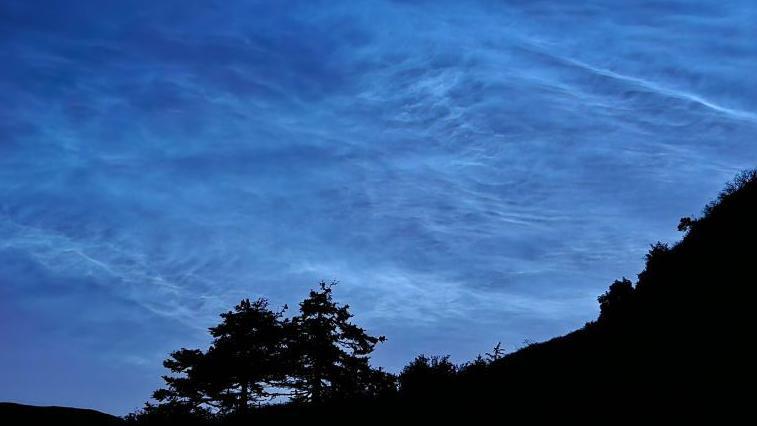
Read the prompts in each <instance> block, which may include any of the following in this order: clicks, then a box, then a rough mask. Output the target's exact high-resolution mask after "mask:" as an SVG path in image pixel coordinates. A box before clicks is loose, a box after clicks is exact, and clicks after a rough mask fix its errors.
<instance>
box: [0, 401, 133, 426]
mask: <svg viewBox="0 0 757 426" xmlns="http://www.w3.org/2000/svg"><path fill="white" fill-rule="evenodd" d="M123 423H124V422H123V420H122V419H120V418H118V417H115V416H111V415H110V414H105V413H101V412H99V411H95V410H87V409H82V408H69V407H37V406H33V405H23V404H13V403H9V402H0V424H3V425H8V426H15V425H34V426H37V425H39V426H45V425H76V426H113V425H123Z"/></svg>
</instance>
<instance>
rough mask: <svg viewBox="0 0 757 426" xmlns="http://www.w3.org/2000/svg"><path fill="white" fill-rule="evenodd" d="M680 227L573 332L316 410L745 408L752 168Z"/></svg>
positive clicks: (557, 413)
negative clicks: (387, 397)
mask: <svg viewBox="0 0 757 426" xmlns="http://www.w3.org/2000/svg"><path fill="white" fill-rule="evenodd" d="M679 230H680V231H682V232H684V233H685V234H684V237H683V239H682V240H681V241H680V242H679V243H677V244H675V245H672V246H669V245H667V244H664V243H656V244H653V245H652V246H651V249H650V251H649V253H648V255H647V262H646V267H645V269H644V270H643V271H642V272H641V273H640V274H639V275H638V280H637V282H636V283H635V284H634V283H633V282H631V281H630V280H628V279H625V278H623V279H621V280H619V281H616V282H615V283H613V284H612V285H611V286H610V289H609V290H608V291H607V292H606V293H605V294H603V295H601V296H600V297H599V298H598V301H599V303H600V307H601V314H600V317H599V318H598V319H597V320H596V321H594V322H591V323H587V324H586V326H585V327H583V328H582V329H580V330H577V331H574V332H572V333H570V334H568V335H565V336H562V337H558V338H555V339H552V340H550V341H547V342H543V343H538V344H532V345H529V346H528V347H525V348H523V349H521V350H519V351H517V352H514V353H512V354H510V355H507V356H505V357H504V358H502V359H498V360H495V361H493V362H489V363H485V362H478V363H476V362H474V363H471V364H469V365H468V366H462V367H461V368H458V369H456V370H453V369H450V367H449V366H448V365H444V363H443V362H437V363H436V364H434V363H433V362H432V363H430V364H427V365H426V367H425V368H426V369H427V370H428V369H429V368H430V370H429V372H427V373H425V375H420V376H419V378H417V379H415V380H414V382H413V385H412V386H411V387H410V386H408V387H407V388H406V389H403V387H402V386H401V387H400V392H399V395H397V396H396V397H395V398H394V399H393V400H392V401H391V402H387V401H384V402H382V403H376V404H373V405H371V404H367V405H364V404H360V405H350V404H342V405H341V406H334V407H331V409H326V408H320V409H317V410H316V409H311V412H315V411H317V412H319V413H320V414H322V415H326V416H333V415H335V414H337V413H340V414H342V415H346V414H347V413H353V415H355V416H360V415H361V414H359V413H363V412H371V413H372V414H371V417H372V418H373V419H374V420H375V419H377V418H384V419H385V420H387V421H392V420H393V419H396V418H415V419H420V420H426V421H428V420H432V419H435V420H446V419H451V418H458V417H461V418H466V419H468V420H471V419H473V418H474V417H480V418H481V419H482V421H483V419H484V418H499V419H532V420H533V419H561V418H563V419H564V418H568V417H573V418H575V417H579V418H584V419H592V420H595V421H606V422H609V423H610V424H612V423H619V422H623V421H624V420H629V419H631V418H632V417H636V418H647V419H649V418H657V419H659V418H660V416H663V417H665V418H679V419H682V418H692V417H699V416H704V415H706V414H710V415H711V414H714V413H715V414H716V415H718V416H721V417H725V416H728V415H735V414H736V413H742V414H743V413H746V412H748V411H749V410H750V409H751V406H752V401H751V396H750V393H749V392H750V391H749V390H748V389H750V384H751V383H752V380H751V379H752V377H753V374H752V367H751V359H752V356H751V355H752V353H753V349H751V346H752V342H751V340H752V337H753V335H754V331H753V322H754V321H753V319H752V315H753V312H754V305H753V303H754V302H753V301H754V298H753V296H754V286H755V285H756V284H757V250H755V247H756V245H757V173H756V172H754V171H750V172H745V173H742V174H741V175H739V176H738V177H737V178H736V179H735V180H734V182H732V183H731V184H729V185H728V186H727V187H726V189H725V190H724V191H723V192H722V193H721V194H720V195H719V196H718V198H717V199H716V200H715V201H714V202H712V203H711V204H709V205H708V206H706V208H705V209H704V211H703V215H702V217H700V218H682V219H681V222H680V225H679ZM402 383H403V376H400V384H401V385H402ZM351 408H353V409H351ZM276 410H278V411H281V409H280V408H277V409H276ZM650 416H651V417H650ZM348 417H350V416H348ZM721 420H722V418H721Z"/></svg>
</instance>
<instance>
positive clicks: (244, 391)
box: [153, 299, 289, 413]
mask: <svg viewBox="0 0 757 426" xmlns="http://www.w3.org/2000/svg"><path fill="white" fill-rule="evenodd" d="M282 314H283V310H282V311H280V312H274V311H272V310H270V309H269V307H268V301H267V300H265V299H258V300H256V301H253V302H251V301H250V300H249V299H244V300H242V301H241V302H240V303H239V304H238V305H237V306H235V307H234V310H233V311H229V312H226V313H223V314H221V318H222V321H221V323H220V324H218V325H217V326H215V327H211V328H210V334H211V335H212V336H213V344H212V345H211V346H210V348H209V349H208V351H207V352H206V353H203V352H202V351H200V350H197V349H194V350H190V349H181V350H179V351H176V352H173V353H172V354H171V356H170V358H168V359H167V360H166V361H165V362H164V363H163V365H164V366H165V367H166V368H168V369H169V370H170V371H171V372H172V373H174V375H173V376H164V377H163V379H164V380H165V382H166V385H167V388H165V389H159V390H157V391H155V393H154V395H153V397H154V398H155V399H156V400H158V401H160V402H161V403H163V404H172V405H174V406H181V407H188V408H189V409H190V410H200V409H205V408H206V407H212V408H213V409H214V410H217V411H219V412H222V413H228V412H237V413H244V412H246V411H247V409H248V407H249V406H250V404H251V403H252V402H256V401H260V400H264V399H267V398H270V397H271V396H273V394H272V393H271V392H269V389H270V388H271V387H272V386H276V385H278V384H280V383H281V382H283V379H284V377H285V375H286V368H285V360H286V357H287V346H286V342H287V333H288V331H289V329H288V327H289V325H288V323H287V322H286V321H283V320H282Z"/></svg>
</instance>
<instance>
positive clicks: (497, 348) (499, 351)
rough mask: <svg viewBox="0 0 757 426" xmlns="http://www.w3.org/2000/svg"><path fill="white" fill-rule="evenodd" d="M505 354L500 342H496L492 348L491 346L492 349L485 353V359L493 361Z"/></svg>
mask: <svg viewBox="0 0 757 426" xmlns="http://www.w3.org/2000/svg"><path fill="white" fill-rule="evenodd" d="M504 355H505V349H504V348H503V347H502V342H497V344H496V345H494V348H492V351H491V352H489V353H487V354H486V359H487V361H489V362H494V361H497V360H499V359H500V358H502V357H503V356H504Z"/></svg>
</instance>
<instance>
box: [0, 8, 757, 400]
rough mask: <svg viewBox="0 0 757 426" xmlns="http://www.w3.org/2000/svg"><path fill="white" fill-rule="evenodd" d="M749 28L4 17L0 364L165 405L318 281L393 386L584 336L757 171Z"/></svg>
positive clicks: (523, 12) (204, 11) (687, 19)
mask: <svg viewBox="0 0 757 426" xmlns="http://www.w3.org/2000/svg"><path fill="white" fill-rule="evenodd" d="M752 3H753V2H751V1H733V2H728V3H727V4H725V3H723V2H709V1H704V2H695V3H694V4H692V2H688V1H686V2H683V1H681V2H678V1H666V2H650V3H644V4H638V5H634V6H630V5H629V6H628V7H624V8H618V7H617V4H616V3H615V2H609V1H599V0H597V1H590V2H564V1H563V2H485V1H480V2H476V1H470V2H457V1H456V2H403V1H393V2H391V1H387V2H360V3H355V2H333V1H329V2H313V1H294V2H286V4H284V3H281V4H279V3H275V2H274V3H271V2H218V3H216V2H203V3H195V4H186V2H160V3H156V2H147V1H144V2H142V1H140V2H136V3H135V2H129V3H128V4H127V3H123V2H102V1H97V2H94V1H93V2H76V3H71V2H57V1H51V2H45V4H44V5H40V4H39V3H36V4H34V5H32V4H31V3H29V2H23V1H5V2H3V4H2V5H1V6H0V60H2V63H3V64H4V66H2V67H0V91H1V92H2V93H3V94H4V99H3V104H2V105H0V266H1V267H2V268H1V269H0V277H2V278H0V279H1V280H2V287H1V288H0V294H2V295H3V299H2V301H0V308H3V310H4V311H5V312H7V313H6V314H5V315H9V316H10V315H13V316H14V318H16V317H18V318H22V319H23V322H24V323H26V324H27V325H26V327H28V328H29V329H30V331H29V333H31V334H34V335H35V336H38V340H34V339H32V340H28V339H27V340H24V339H23V338H22V337H21V335H20V334H18V333H16V332H12V330H10V329H4V328H0V331H2V333H3V334H2V335H0V337H3V338H6V337H7V338H6V339H5V340H7V341H11V340H12V342H13V344H12V345H9V347H11V348H13V349H12V350H13V351H16V352H17V353H18V354H20V353H23V352H25V351H27V352H28V351H29V350H31V349H33V346H34V345H36V344H37V343H38V341H39V339H42V338H43V337H44V338H49V339H51V341H54V342H57V343H56V344H61V345H62V344H64V343H62V342H65V341H66V339H68V338H71V337H72V336H77V337H76V339H78V340H77V342H79V343H78V344H80V345H81V348H80V349H79V350H78V351H77V350H73V349H72V353H71V356H72V357H80V359H81V361H82V367H81V369H82V370H81V371H85V370H86V367H84V366H85V365H86V360H87V359H89V357H94V356H95V355H90V354H93V353H96V354H99V355H97V356H98V357H99V358H98V359H100V360H104V359H118V360H119V361H118V362H120V363H126V364H128V365H130V366H132V367H131V368H132V370H134V371H140V374H142V375H143V376H140V377H148V376H149V377H155V380H157V377H158V372H159V368H160V366H159V364H158V363H157V362H155V364H154V365H151V364H150V363H151V362H152V360H154V359H156V358H157V359H159V357H160V354H161V353H163V352H165V351H167V350H169V349H171V348H172V347H173V346H172V345H176V344H178V345H181V344H184V345H187V346H192V345H194V344H198V345H199V344H203V343H204V342H205V340H204V339H205V337H204V336H203V330H204V328H205V327H207V326H209V325H211V324H212V323H213V321H215V318H216V314H217V313H218V312H219V311H221V310H223V309H226V308H228V307H229V306H231V305H232V304H233V303H235V302H236V301H238V299H239V298H241V297H269V298H271V299H272V301H273V302H274V303H276V304H280V305H283V304H284V303H288V304H289V305H290V306H292V305H295V304H296V302H297V301H298V300H299V299H300V298H302V297H303V296H304V295H305V294H306V291H307V289H308V288H309V287H311V286H313V285H314V284H316V282H317V281H318V280H320V279H337V280H340V281H341V282H342V284H341V286H340V287H339V290H338V291H339V295H340V297H342V298H343V299H344V300H345V301H347V302H349V303H351V304H352V305H353V306H354V307H355V311H356V313H357V315H358V320H360V321H363V322H364V323H365V324H366V325H367V326H368V327H369V328H371V329H372V330H373V329H375V330H376V332H380V333H386V334H387V335H389V337H390V340H389V343H387V344H386V345H385V347H384V348H383V349H381V351H380V353H379V354H378V362H380V363H383V364H384V365H387V366H389V367H390V368H393V369H396V368H398V367H400V366H401V365H402V363H404V362H406V361H407V360H408V359H409V358H410V357H411V356H412V355H413V354H415V353H419V352H427V351H432V352H451V353H452V354H453V356H455V357H456V359H460V360H462V359H464V358H466V357H470V356H472V355H474V354H475V353H477V352H479V351H483V350H486V348H487V347H488V345H490V344H491V343H494V342H496V341H497V340H503V342H504V343H505V344H506V345H507V346H509V347H515V346H517V345H518V344H519V342H520V341H521V340H522V339H524V338H531V339H541V338H546V337H549V336H553V335H556V334H560V333H562V332H565V331H568V330H570V329H572V328H575V327H577V326H580V325H582V324H583V322H584V321H587V320H589V319H591V318H592V317H593V316H594V315H595V310H596V307H595V306H594V302H593V299H594V297H595V296H596V295H597V294H598V293H600V292H601V291H603V289H604V288H605V287H606V285H607V284H609V282H611V280H613V279H615V278H619V277H620V276H623V275H626V276H630V277H633V275H634V274H635V273H636V272H638V271H639V269H640V267H641V264H642V257H643V254H644V252H645V251H646V248H647V244H648V243H650V242H653V241H656V240H657V239H673V238H677V236H676V234H675V233H674V232H673V230H674V228H675V225H676V222H677V218H678V217H680V216H683V215H687V214H694V213H696V212H697V211H698V209H699V208H700V207H701V206H702V205H703V204H704V203H705V202H706V201H707V200H708V199H709V198H710V197H712V196H713V195H714V194H715V193H716V192H717V190H718V189H719V187H720V186H721V184H722V183H723V182H724V181H725V180H727V179H728V178H730V176H732V174H733V173H734V172H735V171H736V170H738V169H740V168H744V167H748V166H753V164H752V162H753V161H752V160H753V159H754V158H757V145H755V144H754V142H753V140H754V138H755V136H757V122H756V121H755V114H756V112H755V111H756V108H757V104H755V100H756V99H757V92H755V90H757V84H754V83H755V81H754V76H753V75H752V74H753V73H752V72H751V70H752V69H754V68H755V66H756V65H757V59H755V58H757V47H756V46H755V44H754V43H752V40H754V38H755V36H757V33H755V31H757V29H756V28H755V25H754V22H757V20H756V19H755V18H757V10H756V9H757V8H755V7H754V5H753V4H752ZM10 312H12V314H11V313H10ZM2 314H3V311H0V315H2ZM64 325H65V326H64ZM114 329H117V332H114V331H113V330H114ZM35 342H37V343H35ZM7 356H9V357H10V356H13V354H9V355H7ZM14 359H15V358H14ZM19 359H20V358H19ZM16 362H17V363H18V362H20V361H18V360H17V361H16ZM0 365H11V364H9V363H0ZM19 365H20V364H19ZM114 365H115V364H114ZM119 365H123V364H119ZM24 366H25V367H23V368H31V367H30V366H29V365H28V364H24ZM19 368H21V367H19ZM97 368H98V369H103V371H105V370H107V371H108V372H109V373H108V374H111V376H109V377H113V378H114V380H116V378H117V377H119V374H123V373H119V372H118V369H117V368H116V367H112V366H111V367H108V364H107V363H105V361H98V364H97ZM0 373H2V371H0ZM81 376H82V377H84V374H82V375H81ZM14 377H15V379H14V380H16V381H15V382H13V383H10V386H5V385H6V384H5V383H2V385H3V386H2V387H0V390H2V392H0V399H2V398H4V397H5V396H6V395H9V394H8V392H10V391H9V390H6V389H9V388H16V389H18V388H20V387H31V386H32V385H31V382H28V381H27V382H24V379H23V376H22V375H14ZM30 377H31V376H30ZM56 377H58V376H56ZM81 380H87V379H85V378H82V379H81ZM140 380H142V379H140ZM153 385H155V382H154V381H147V380H145V381H140V382H139V383H136V382H135V384H134V386H135V387H134V389H137V388H139V389H141V391H140V392H143V393H144V394H138V393H139V392H135V394H134V395H133V396H131V398H132V399H131V400H128V401H127V402H123V403H122V402H118V401H115V400H113V401H109V400H105V399H102V398H103V397H102V396H98V395H99V394H100V393H98V392H97V391H96V389H97V386H95V385H94V384H92V383H88V384H87V385H86V386H84V385H82V387H83V388H85V387H86V388H87V389H89V391H88V392H89V393H87V392H82V393H81V398H82V401H85V400H86V401H87V404H90V403H92V402H93V401H94V404H95V405H96V406H98V407H101V408H107V409H112V410H116V411H119V410H120V411H123V410H125V409H131V408H134V406H135V405H136V404H137V403H138V402H139V401H140V400H141V399H142V398H144V397H146V396H147V394H148V393H149V392H148V391H149V387H151V386H153ZM50 386H51V388H54V387H55V386H57V387H58V388H63V387H65V386H67V381H66V380H64V378H63V377H62V376H61V378H60V381H59V382H55V383H51V384H50ZM140 386H141V387H140ZM53 394H54V393H52V392H51V393H50V395H53ZM51 398H52V396H51ZM127 399H128V398H127ZM47 402H50V403H52V402H57V401H52V400H50V401H47Z"/></svg>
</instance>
